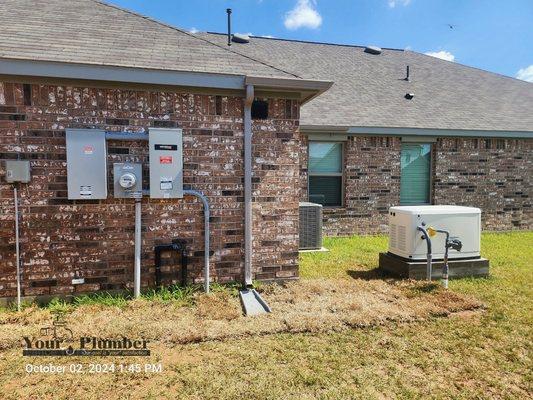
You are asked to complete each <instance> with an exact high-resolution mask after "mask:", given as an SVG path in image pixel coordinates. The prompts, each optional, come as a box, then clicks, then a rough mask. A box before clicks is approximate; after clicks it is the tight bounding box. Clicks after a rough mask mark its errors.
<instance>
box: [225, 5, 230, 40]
mask: <svg viewBox="0 0 533 400" xmlns="http://www.w3.org/2000/svg"><path fill="white" fill-rule="evenodd" d="M226 13H227V14H228V46H231V8H226Z"/></svg>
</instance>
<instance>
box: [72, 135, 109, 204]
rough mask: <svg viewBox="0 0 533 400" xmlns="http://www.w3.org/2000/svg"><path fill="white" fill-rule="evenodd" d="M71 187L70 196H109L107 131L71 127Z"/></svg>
mask: <svg viewBox="0 0 533 400" xmlns="http://www.w3.org/2000/svg"><path fill="white" fill-rule="evenodd" d="M66 140H67V189H68V198H69V199H70V200H91V199H105V198H107V149H106V139H105V131H103V130H98V129H67V132H66Z"/></svg>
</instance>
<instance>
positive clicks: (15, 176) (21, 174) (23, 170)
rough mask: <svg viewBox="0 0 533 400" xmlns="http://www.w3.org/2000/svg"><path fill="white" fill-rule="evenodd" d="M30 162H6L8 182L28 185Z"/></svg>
mask: <svg viewBox="0 0 533 400" xmlns="http://www.w3.org/2000/svg"><path fill="white" fill-rule="evenodd" d="M30 179H31V177H30V162H29V161H25V160H6V182H9V183H15V182H22V183H28V182H29V181H30Z"/></svg>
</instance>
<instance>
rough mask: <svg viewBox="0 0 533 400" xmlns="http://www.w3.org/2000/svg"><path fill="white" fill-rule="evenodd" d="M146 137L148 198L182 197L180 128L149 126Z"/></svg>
mask: <svg viewBox="0 0 533 400" xmlns="http://www.w3.org/2000/svg"><path fill="white" fill-rule="evenodd" d="M148 138H149V146H150V198H152V199H175V198H182V197H183V142H182V130H181V129H154V128H150V133H149V136H148Z"/></svg>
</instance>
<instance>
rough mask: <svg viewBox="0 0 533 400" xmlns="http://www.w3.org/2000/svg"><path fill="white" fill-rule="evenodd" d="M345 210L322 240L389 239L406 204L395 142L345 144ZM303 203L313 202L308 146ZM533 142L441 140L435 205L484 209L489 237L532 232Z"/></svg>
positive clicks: (330, 218) (331, 212)
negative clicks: (396, 211) (391, 214)
mask: <svg viewBox="0 0 533 400" xmlns="http://www.w3.org/2000/svg"><path fill="white" fill-rule="evenodd" d="M344 146H345V147H344V148H345V155H344V156H345V161H344V165H345V170H344V190H345V192H344V206H343V207H339V208H324V234H325V235H329V236H348V235H352V234H375V233H386V232H387V229H388V227H387V223H388V220H387V210H388V208H389V207H391V206H394V205H398V204H399V200H400V149H401V139H400V138H397V137H362V136H356V137H354V136H351V137H349V138H348V141H346V142H345V144H344ZM302 154H305V158H304V157H302V158H301V172H300V175H301V179H302V183H301V187H300V190H301V192H300V199H301V200H306V199H307V143H306V140H302ZM532 176H533V141H532V140H511V139H507V140H503V139H487V140H485V139H463V138H442V139H438V140H437V143H435V145H434V146H433V187H432V198H433V199H434V200H433V202H434V204H456V205H467V206H475V207H480V208H481V209H482V220H483V227H484V229H487V230H510V229H532V227H533V211H532V208H531V205H532V202H531V196H532V192H531V188H532V184H533V178H532Z"/></svg>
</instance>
